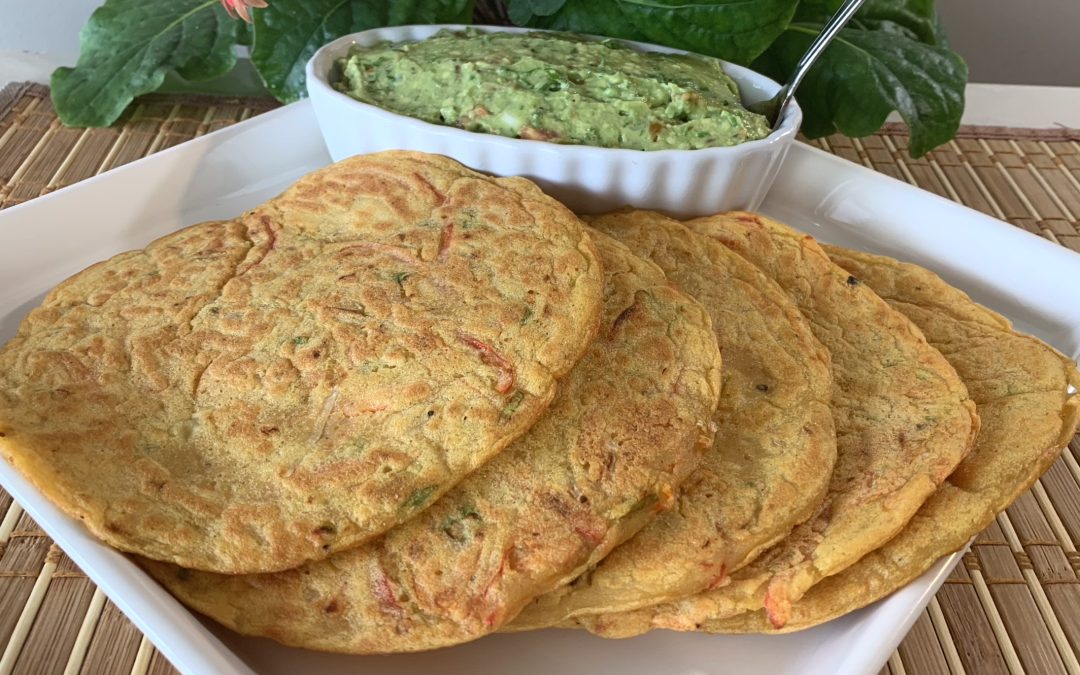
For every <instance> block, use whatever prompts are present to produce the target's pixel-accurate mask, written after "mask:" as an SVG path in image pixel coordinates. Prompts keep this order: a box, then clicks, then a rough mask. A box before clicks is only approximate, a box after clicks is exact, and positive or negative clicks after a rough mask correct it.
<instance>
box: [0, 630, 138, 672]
mask: <svg viewBox="0 0 1080 675" xmlns="http://www.w3.org/2000/svg"><path fill="white" fill-rule="evenodd" d="M153 652H154V646H153V645H151V644H150V641H149V640H147V639H146V636H145V635H144V636H143V638H142V640H141V641H140V642H139V651H138V652H136V653H135V663H133V664H132V665H131V675H146V669H147V668H149V667H150V657H151V656H153ZM0 675H4V674H3V673H0Z"/></svg>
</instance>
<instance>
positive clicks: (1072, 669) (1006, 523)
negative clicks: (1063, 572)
mask: <svg viewBox="0 0 1080 675" xmlns="http://www.w3.org/2000/svg"><path fill="white" fill-rule="evenodd" d="M999 521H1000V522H1001V525H1002V529H1003V530H1005V536H1006V538H1007V539H1008V540H1009V546H1010V547H1011V548H1012V551H1013V553H1014V554H1024V547H1023V545H1022V544H1021V543H1020V538H1019V537H1018V536H1017V534H1016V530H1014V529H1013V527H1012V523H1011V521H1010V519H1009V514H1008V513H1003V514H1001V516H1000V518H999ZM1024 555H1025V557H1026V554H1024ZM1019 567H1020V572H1021V573H1022V574H1023V575H1024V581H1026V582H1027V587H1028V590H1029V591H1031V595H1032V598H1033V599H1034V600H1035V604H1036V605H1037V606H1038V609H1039V613H1040V614H1041V615H1042V618H1043V621H1044V622H1045V623H1046V627H1047V629H1048V630H1049V631H1050V637H1051V639H1052V640H1053V641H1054V646H1056V647H1057V649H1058V655H1059V656H1060V657H1061V660H1062V662H1063V665H1064V666H1065V670H1066V672H1068V673H1069V675H1080V663H1077V661H1076V655H1075V654H1074V653H1073V651H1072V647H1071V646H1070V645H1069V641H1068V639H1067V638H1066V637H1065V631H1064V630H1062V628H1061V622H1060V621H1059V620H1058V617H1057V614H1056V613H1055V612H1054V609H1053V608H1052V607H1051V606H1050V601H1049V600H1048V599H1047V598H1046V593H1045V592H1044V591H1043V587H1042V586H1041V585H1040V584H1039V580H1038V578H1037V577H1036V576H1035V570H1034V569H1032V568H1031V563H1030V562H1028V564H1027V565H1026V566H1024V565H1019Z"/></svg>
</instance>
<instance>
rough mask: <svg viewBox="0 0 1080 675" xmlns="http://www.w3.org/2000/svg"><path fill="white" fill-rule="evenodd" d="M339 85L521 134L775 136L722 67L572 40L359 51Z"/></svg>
mask: <svg viewBox="0 0 1080 675" xmlns="http://www.w3.org/2000/svg"><path fill="white" fill-rule="evenodd" d="M331 81H332V82H333V84H334V87H335V88H336V89H338V90H339V91H341V92H343V93H345V94H348V95H349V96H351V97H353V98H355V99H357V100H360V101H363V102H364V103H370V104H372V105H376V106H379V107H380V108H384V109H386V110H389V111H391V112H395V113H399V114H402V115H408V116H409V117H415V118H418V119H421V120H424V121H427V122H432V123H435V124H445V125H451V126H455V127H460V128H462V129H467V130H469V131H480V132H484V133H489V134H499V135H501V136H510V137H514V138H528V139H533V140H544V141H552V142H555V143H571V144H580V145H592V146H598V147H603V148H630V149H635V150H666V149H680V150H692V149H697V148H707V147H714V146H726V145H736V144H738V143H742V142H745V141H750V140H755V139H759V138H764V137H766V136H768V135H769V125H768V122H766V120H765V118H764V117H762V116H761V115H757V114H755V113H752V112H749V111H748V110H746V108H744V107H743V106H742V104H741V102H740V98H739V90H738V87H737V86H736V85H735V82H734V81H733V80H732V79H731V78H730V77H729V76H728V75H727V74H725V73H724V71H723V70H722V69H721V67H720V62H719V61H717V60H715V59H711V58H708V57H703V56H683V55H676V54H663V53H659V52H639V51H636V50H634V49H631V48H629V47H626V46H624V45H622V44H621V43H619V42H615V41H612V40H603V41H591V40H586V39H583V38H580V37H577V36H574V35H569V34H565V33H524V34H522V33H484V32H481V31H477V30H473V29H469V30H465V31H462V32H450V31H445V30H444V31H440V32H439V33H437V34H436V35H434V36H432V37H430V38H428V39H426V40H420V41H415V42H400V43H389V42H383V43H380V44H377V45H374V46H371V47H359V46H358V47H353V49H352V51H351V52H350V53H349V55H348V56H347V57H344V58H341V59H339V60H338V61H337V62H336V64H335V67H334V72H333V73H332V74H331Z"/></svg>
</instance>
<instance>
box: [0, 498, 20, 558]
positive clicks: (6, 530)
mask: <svg viewBox="0 0 1080 675" xmlns="http://www.w3.org/2000/svg"><path fill="white" fill-rule="evenodd" d="M22 514H23V510H22V507H21V506H19V503H18V502H15V501H13V502H11V505H10V506H9V507H8V510H7V513H5V514H4V519H3V520H2V521H0V546H2V545H4V544H7V543H8V539H11V533H12V532H14V531H15V523H17V522H19V518H20V517H22ZM0 555H3V548H0Z"/></svg>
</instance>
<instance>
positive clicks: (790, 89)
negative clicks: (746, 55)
mask: <svg viewBox="0 0 1080 675" xmlns="http://www.w3.org/2000/svg"><path fill="white" fill-rule="evenodd" d="M863 2H864V0H846V2H844V4H843V5H841V6H840V9H838V10H836V14H833V16H832V18H831V19H829V22H828V23H827V24H825V27H824V28H823V29H821V32H820V33H818V36H817V37H816V38H814V41H813V42H812V43H811V44H810V47H809V48H808V49H807V50H806V53H805V54H803V55H802V58H800V59H799V62H798V63H796V64H795V71H794V72H793V73H792V74H791V78H790V79H789V80H788V82H787V84H785V85H784V95H783V99H782V100H781V101H780V107H779V114H778V115H777V120H779V119H780V118H782V117H783V112H784V109H785V108H787V105H788V102H789V101H790V100H791V98H792V97H793V96H794V95H795V90H796V89H798V88H799V84H800V83H801V82H802V81H803V78H804V77H806V72H807V71H808V70H810V66H812V65H814V61H817V58H818V57H819V56H821V52H823V51H825V48H826V47H828V46H829V43H830V42H832V39H833V38H834V37H836V34H837V33H839V32H840V29H841V28H843V27H844V26H845V25H846V24H847V22H848V19H850V18H851V17H852V16H853V15H854V14H855V12H857V11H859V8H860V7H862V4H863Z"/></svg>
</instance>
